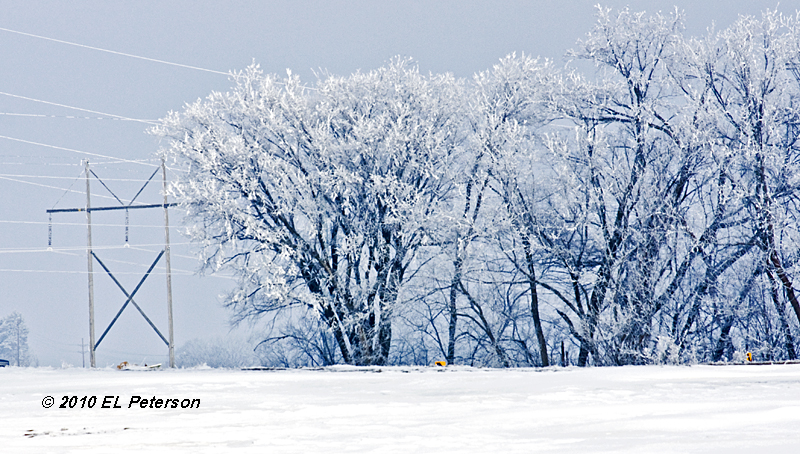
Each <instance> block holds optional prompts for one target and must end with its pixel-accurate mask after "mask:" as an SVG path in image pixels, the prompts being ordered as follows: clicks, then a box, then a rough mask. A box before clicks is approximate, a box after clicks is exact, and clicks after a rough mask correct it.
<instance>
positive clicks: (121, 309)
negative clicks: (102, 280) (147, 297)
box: [92, 250, 169, 349]
mask: <svg viewBox="0 0 800 454" xmlns="http://www.w3.org/2000/svg"><path fill="white" fill-rule="evenodd" d="M163 255H164V251H163V250H162V251H161V252H160V253H159V254H158V257H156V259H155V260H154V261H153V264H152V265H150V268H148V269H147V272H146V273H145V274H144V276H142V279H141V280H140V281H139V283H138V284H137V285H136V288H135V289H133V292H132V293H130V294H128V291H127V290H125V287H123V286H122V284H120V282H119V281H118V280H117V278H116V277H114V274H112V273H111V270H109V269H108V267H107V266H106V265H105V263H103V261H102V260H100V258H99V257H97V255H96V254H95V253H94V252H92V257H94V258H95V260H97V263H99V264H100V266H102V267H103V269H104V270H106V273H108V275H109V276H110V277H111V280H113V281H114V283H115V284H117V287H119V289H120V290H122V293H123V294H124V295H125V296H126V297H127V298H128V299H127V300H125V304H123V305H122V307H121V308H120V309H119V312H117V315H115V316H114V319H113V320H111V323H110V324H109V325H108V328H106V330H105V331H103V334H102V335H101V336H100V339H99V340H98V341H97V343H96V344H95V345H94V348H95V349H97V346H99V345H100V342H103V338H104V337H106V334H107V333H108V331H109V330H110V329H111V327H112V326H114V323H116V322H117V319H118V318H119V316H120V315H122V311H124V310H125V308H126V307H128V303H133V306H134V307H135V308H136V309H137V310H138V311H139V313H140V314H142V317H144V319H145V320H147V323H149V324H150V327H151V328H153V330H154V331H155V332H156V334H158V337H160V338H161V340H163V341H164V343H165V344H167V346H169V341H168V340H167V339H166V338H165V337H164V335H163V334H161V331H159V330H158V328H156V325H155V324H154V323H153V322H152V321H151V320H150V318H149V317H148V316H147V314H145V313H144V311H143V310H142V308H141V307H139V305H138V304H136V301H134V300H133V297H134V295H136V292H138V291H139V288H141V287H142V284H144V281H145V280H146V279H147V277H148V276H150V273H151V272H152V271H153V268H155V267H156V264H157V263H158V261H159V260H161V257H162V256H163Z"/></svg>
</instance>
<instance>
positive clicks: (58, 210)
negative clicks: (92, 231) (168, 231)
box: [47, 203, 178, 213]
mask: <svg viewBox="0 0 800 454" xmlns="http://www.w3.org/2000/svg"><path fill="white" fill-rule="evenodd" d="M174 206H178V204H177V203H153V204H150V205H132V206H128V205H124V206H118V207H116V206H115V207H90V208H83V207H81V208H56V209H52V210H47V213H84V212H86V213H91V212H93V211H114V210H135V209H137V208H169V207H174Z"/></svg>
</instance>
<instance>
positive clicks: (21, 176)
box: [0, 163, 149, 183]
mask: <svg viewBox="0 0 800 454" xmlns="http://www.w3.org/2000/svg"><path fill="white" fill-rule="evenodd" d="M92 164H94V163H92ZM81 176H83V172H81V175H80V176H78V177H77V178H73V177H56V176H50V175H17V174H11V173H0V177H8V178H42V179H47V180H70V181H73V180H76V179H80V178H81ZM104 180H105V181H128V182H132V183H144V182H145V181H149V180H146V179H141V178H104Z"/></svg>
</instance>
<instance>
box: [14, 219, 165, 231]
mask: <svg viewBox="0 0 800 454" xmlns="http://www.w3.org/2000/svg"><path fill="white" fill-rule="evenodd" d="M0 224H31V225H74V226H79V227H86V223H85V222H83V223H80V222H44V221H4V220H0ZM92 227H146V228H153V229H163V228H164V226H163V225H144V224H141V225H136V224H128V225H126V224H95V223H92Z"/></svg>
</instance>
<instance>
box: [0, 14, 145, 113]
mask: <svg viewBox="0 0 800 454" xmlns="http://www.w3.org/2000/svg"><path fill="white" fill-rule="evenodd" d="M0 30H2V28H0ZM0 95H5V96H10V97H12V98H18V99H24V100H26V101H33V102H40V103H42V104H48V105H51V106H57V107H64V108H65V109H72V110H79V111H81V112H89V113H93V114H98V115H103V116H106V117H114V118H117V119H120V120H126V121H136V122H139V123H147V124H151V125H157V124H158V123H159V122H158V121H153V120H141V119H139V118H130V117H123V116H122V115H114V114H110V113H105V112H98V111H96V110H89V109H84V108H82V107H75V106H69V105H66V104H59V103H57V102H50V101H44V100H42V99H36V98H29V97H27V96H20V95H15V94H12V93H6V92H3V91H0Z"/></svg>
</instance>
